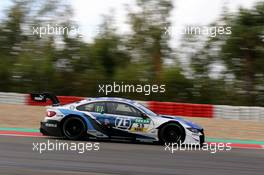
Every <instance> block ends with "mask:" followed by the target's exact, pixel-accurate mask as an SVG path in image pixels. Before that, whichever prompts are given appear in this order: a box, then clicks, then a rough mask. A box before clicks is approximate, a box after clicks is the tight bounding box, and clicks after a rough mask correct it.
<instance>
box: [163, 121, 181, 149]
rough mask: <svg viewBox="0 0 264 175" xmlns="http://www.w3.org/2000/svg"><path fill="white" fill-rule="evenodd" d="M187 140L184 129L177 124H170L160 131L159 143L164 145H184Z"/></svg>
mask: <svg viewBox="0 0 264 175" xmlns="http://www.w3.org/2000/svg"><path fill="white" fill-rule="evenodd" d="M184 140H185V131H184V128H183V127H182V126H181V125H180V124H177V123H169V124H166V125H165V126H163V127H162V128H161V129H160V131H159V142H160V143H161V144H164V143H177V144H180V143H183V142H184Z"/></svg>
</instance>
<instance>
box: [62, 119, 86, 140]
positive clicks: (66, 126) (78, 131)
mask: <svg viewBox="0 0 264 175" xmlns="http://www.w3.org/2000/svg"><path fill="white" fill-rule="evenodd" d="M62 129H63V133H64V135H65V136H66V138H68V139H70V140H78V139H80V138H82V137H83V136H84V135H85V130H86V125H85V123H84V122H83V120H82V119H81V118H79V117H69V118H67V119H66V120H65V121H64V123H63V127H62Z"/></svg>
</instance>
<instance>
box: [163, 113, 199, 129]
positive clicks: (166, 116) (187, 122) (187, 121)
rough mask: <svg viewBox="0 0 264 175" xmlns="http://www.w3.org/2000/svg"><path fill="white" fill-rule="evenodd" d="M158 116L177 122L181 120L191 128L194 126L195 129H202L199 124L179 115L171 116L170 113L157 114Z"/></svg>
mask: <svg viewBox="0 0 264 175" xmlns="http://www.w3.org/2000/svg"><path fill="white" fill-rule="evenodd" d="M159 117H161V118H166V119H171V120H175V121H178V122H182V123H184V124H186V125H188V126H190V127H191V128H195V129H203V128H202V127H201V126H199V125H198V124H196V123H193V122H192V121H190V120H186V119H184V118H181V117H178V116H171V115H159Z"/></svg>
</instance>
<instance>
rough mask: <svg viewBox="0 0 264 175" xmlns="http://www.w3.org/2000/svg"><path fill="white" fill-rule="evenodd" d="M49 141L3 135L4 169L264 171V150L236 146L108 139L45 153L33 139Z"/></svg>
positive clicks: (212, 174)
mask: <svg viewBox="0 0 264 175" xmlns="http://www.w3.org/2000/svg"><path fill="white" fill-rule="evenodd" d="M47 140H48V139H47V138H29V137H14V136H0V174H1V175H7V174H14V175H18V174H19V175H20V174H25V175H31V174H36V175H42V174H57V175H62V174H65V175H67V174H72V175H75V174H100V175H101V174H125V175H130V174H137V175H141V174H142V175H146V174H151V175H156V174H183V175H189V174H190V175H192V174H196V175H200V174H201V175H218V174H219V175H220V174H221V175H227V174H231V175H235V174H239V175H243V174H246V175H249V174H250V175H255V174H259V175H260V174H263V172H264V150H250V149H232V150H231V151H228V152H227V151H225V152H217V153H215V154H212V153H210V152H208V151H176V152H174V154H171V153H169V152H167V151H165V150H164V147H163V146H160V145H149V144H135V143H134V144H132V143H120V142H106V141H104V142H100V150H99V151H87V152H85V153H83V154H79V153H77V152H75V151H53V152H48V151H47V152H43V153H42V154H40V153H39V152H37V151H36V150H35V151H33V142H34V143H36V142H47ZM50 141H53V142H55V141H56V140H55V139H52V140H50ZM59 142H66V141H64V140H59ZM81 142H89V141H81ZM67 143H70V142H69V141H67ZM75 143H79V142H75ZM92 143H94V141H93V142H92Z"/></svg>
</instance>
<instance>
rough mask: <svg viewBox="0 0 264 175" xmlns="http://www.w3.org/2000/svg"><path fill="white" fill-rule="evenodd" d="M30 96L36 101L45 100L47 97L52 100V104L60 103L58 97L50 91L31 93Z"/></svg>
mask: <svg viewBox="0 0 264 175" xmlns="http://www.w3.org/2000/svg"><path fill="white" fill-rule="evenodd" d="M30 98H31V99H32V100H33V101H37V102H47V100H48V99H50V100H51V102H52V106H59V105H60V101H59V99H58V97H57V96H56V95H54V94H52V93H48V92H46V93H31V94H30Z"/></svg>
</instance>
